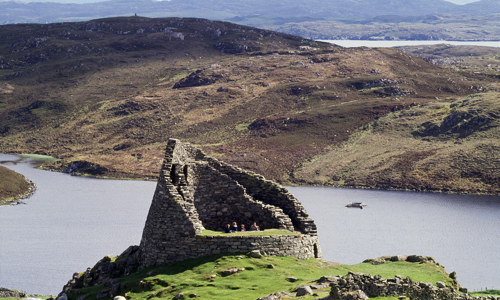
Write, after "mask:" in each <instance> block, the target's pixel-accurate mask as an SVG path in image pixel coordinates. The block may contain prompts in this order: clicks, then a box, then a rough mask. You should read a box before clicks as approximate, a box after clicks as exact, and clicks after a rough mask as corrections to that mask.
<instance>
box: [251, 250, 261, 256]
mask: <svg viewBox="0 0 500 300" xmlns="http://www.w3.org/2000/svg"><path fill="white" fill-rule="evenodd" d="M248 256H250V257H252V258H261V257H262V254H261V253H260V250H252V251H250V252H249V253H248Z"/></svg>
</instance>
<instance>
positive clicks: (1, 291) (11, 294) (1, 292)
mask: <svg viewBox="0 0 500 300" xmlns="http://www.w3.org/2000/svg"><path fill="white" fill-rule="evenodd" d="M26 296H27V294H26V293H25V292H20V291H13V290H9V289H6V288H2V287H0V298H23V297H26Z"/></svg>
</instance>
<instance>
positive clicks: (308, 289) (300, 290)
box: [296, 285, 313, 297]
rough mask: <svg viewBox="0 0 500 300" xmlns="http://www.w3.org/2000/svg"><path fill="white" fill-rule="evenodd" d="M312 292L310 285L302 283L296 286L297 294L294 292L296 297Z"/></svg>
mask: <svg viewBox="0 0 500 300" xmlns="http://www.w3.org/2000/svg"><path fill="white" fill-rule="evenodd" d="M312 294H313V291H312V289H311V287H310V286H308V285H304V286H301V287H299V288H297V294H296V296H297V297H301V296H306V295H312Z"/></svg>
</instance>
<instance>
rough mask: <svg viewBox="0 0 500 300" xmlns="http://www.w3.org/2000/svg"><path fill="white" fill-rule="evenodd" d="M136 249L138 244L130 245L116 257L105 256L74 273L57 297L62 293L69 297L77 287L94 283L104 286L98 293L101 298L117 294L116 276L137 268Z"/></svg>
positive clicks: (137, 257)
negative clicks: (84, 269) (85, 268)
mask: <svg viewBox="0 0 500 300" xmlns="http://www.w3.org/2000/svg"><path fill="white" fill-rule="evenodd" d="M138 250H139V247H138V246H130V247H129V248H127V250H125V251H124V252H123V253H122V254H120V255H119V256H118V257H117V258H116V259H113V258H112V257H110V256H105V257H103V258H102V259H101V260H100V261H98V262H97V263H96V264H95V266H94V267H93V268H88V269H87V270H86V271H85V272H83V273H74V274H73V278H71V279H70V280H69V281H68V283H67V284H66V285H65V286H64V287H63V291H62V292H61V293H60V294H59V297H62V296H63V295H67V296H70V297H71V295H72V294H75V293H78V292H79V289H81V288H86V287H90V286H95V285H102V286H103V287H104V289H103V290H102V291H101V292H100V293H99V295H100V296H101V298H102V297H108V298H109V297H113V296H115V295H118V293H119V292H120V291H121V289H122V286H121V284H120V283H118V281H117V278H119V277H121V276H125V275H129V274H131V273H133V272H135V271H137V270H138V269H139V252H138ZM59 297H58V298H57V299H58V300H59V299H60V298H59Z"/></svg>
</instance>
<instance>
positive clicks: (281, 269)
mask: <svg viewBox="0 0 500 300" xmlns="http://www.w3.org/2000/svg"><path fill="white" fill-rule="evenodd" d="M235 269H236V270H237V271H236V272H233V273H230V274H227V273H225V272H224V271H227V270H235ZM348 272H357V273H367V274H379V275H381V276H382V277H383V278H393V277H394V276H395V275H400V276H402V277H406V276H410V277H411V278H412V279H413V280H415V281H424V282H432V283H434V284H435V283H436V282H437V281H443V282H445V283H446V284H451V283H452V280H451V279H450V277H449V276H448V274H446V272H445V271H444V268H443V267H442V266H439V265H438V264H435V263H432V262H426V263H409V262H403V261H398V262H390V261H388V262H385V263H383V264H377V265H375V264H372V263H361V264H356V265H341V264H333V263H328V262H325V261H321V260H317V259H310V260H299V259H296V258H293V257H272V256H264V257H262V258H249V257H246V256H240V255H229V256H211V257H204V258H199V259H192V260H186V261H183V262H178V263H173V264H168V265H164V266H160V267H152V268H147V269H144V270H141V271H139V272H136V273H134V274H130V275H128V276H125V277H122V278H119V279H117V283H119V284H120V287H121V290H120V291H119V294H121V295H124V296H126V297H127V298H128V299H154V298H158V299H159V298H162V299H172V298H173V297H175V296H176V295H179V294H183V295H184V297H185V298H201V299H257V298H259V297H262V296H266V295H269V294H272V293H275V292H279V291H287V292H290V293H292V292H293V291H294V290H295V289H296V288H297V287H299V286H301V285H304V284H307V283H310V282H312V281H315V280H318V279H319V278H320V277H322V276H330V275H346V274H347V273H348ZM288 277H295V278H296V279H297V281H295V282H290V281H289V280H287V278H288ZM115 285H116V284H115ZM109 289H110V287H109V286H104V285H101V286H94V287H90V288H82V289H80V290H78V293H76V294H70V295H69V296H70V299H78V298H80V297H81V296H83V295H87V297H86V298H87V299H94V298H95V297H96V296H97V295H98V294H100V293H101V294H102V292H103V291H109ZM315 292H316V293H317V294H318V295H319V296H321V297H324V296H327V294H328V292H329V289H325V290H316V291H315Z"/></svg>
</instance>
